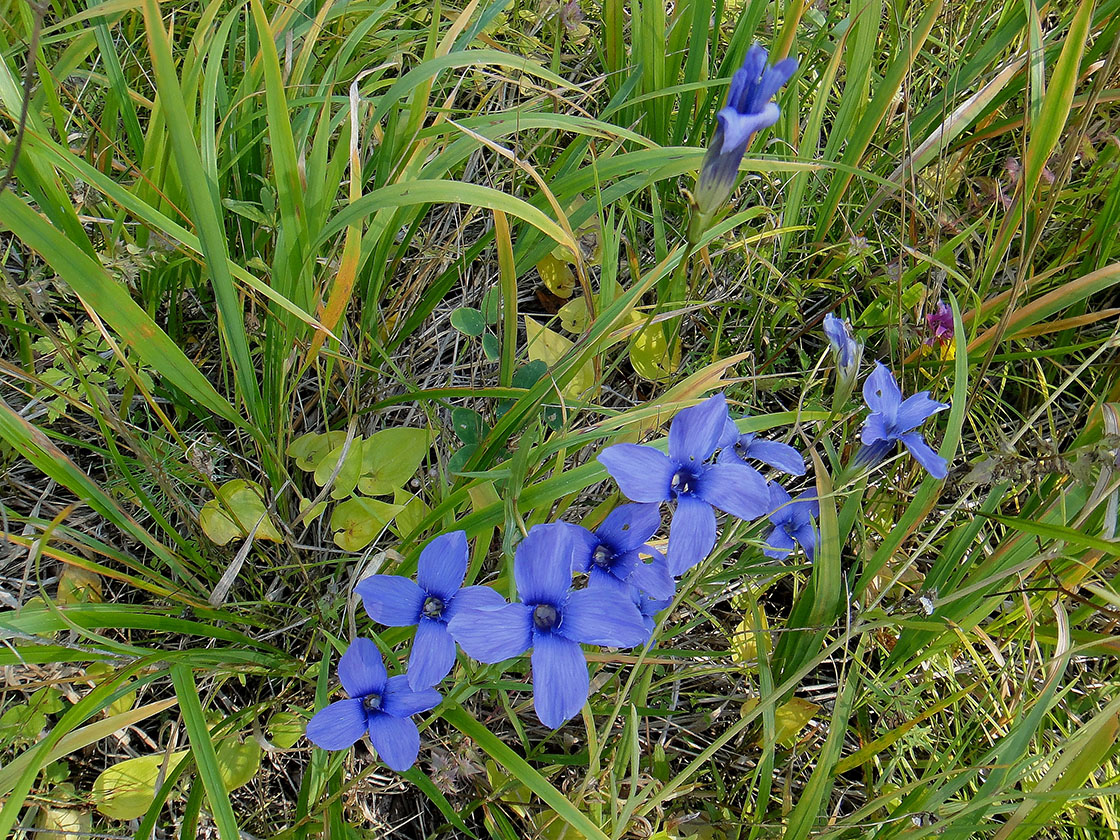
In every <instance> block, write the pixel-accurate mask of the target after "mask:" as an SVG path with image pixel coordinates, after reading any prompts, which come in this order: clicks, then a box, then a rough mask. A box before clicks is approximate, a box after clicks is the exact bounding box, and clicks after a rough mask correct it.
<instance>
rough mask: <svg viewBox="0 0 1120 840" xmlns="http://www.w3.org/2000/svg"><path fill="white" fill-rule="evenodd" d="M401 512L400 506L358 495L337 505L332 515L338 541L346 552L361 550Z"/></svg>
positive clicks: (337, 543) (335, 539)
mask: <svg viewBox="0 0 1120 840" xmlns="http://www.w3.org/2000/svg"><path fill="white" fill-rule="evenodd" d="M400 512H401V506H400V505H391V504H389V503H388V502H382V501H379V500H377V499H366V498H363V497H361V496H356V497H354V498H353V499H347V500H346V501H345V502H342V503H341V504H339V505H337V506H336V507H335V509H334V513H332V514H331V528H332V529H334V531H335V535H334V542H335V545H337V546H338V547H339V548H341V549H342V550H343V551H361V550H362V549H363V548H365V547H366V546H367V545H369V544H370V543H371V542H373V540H374V539H375V538H376V537H377V535H378V534H380V533H381V532H382V531H383V530H384V529H385V528H386V527H387V526H388V525H389V523H390V522H392V521H393V519H394V517H396V515H397V514H398V513H400Z"/></svg>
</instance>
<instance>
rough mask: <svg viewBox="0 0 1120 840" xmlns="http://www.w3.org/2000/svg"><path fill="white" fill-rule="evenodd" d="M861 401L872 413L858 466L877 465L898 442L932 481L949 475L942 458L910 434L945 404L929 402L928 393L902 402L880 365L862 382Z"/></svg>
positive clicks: (857, 458) (890, 379)
mask: <svg viewBox="0 0 1120 840" xmlns="http://www.w3.org/2000/svg"><path fill="white" fill-rule="evenodd" d="M863 399H864V400H865V401H866V402H867V407H868V408H870V409H871V414H870V415H868V417H867V420H866V421H864V424H863V432H862V435H861V437H862V440H863V447H862V448H861V449H860V451H859V453H858V454H857V455H856V463H857V464H859V465H861V466H872V465H874V464H878V463H879V462H880V461H882V460H883V459H884V458H885V457H886V456H887V455H888V454H890V452H891V451H893V450H894V448H895V445H896V444H898V443H901V444H903V445H904V446H905V447H906V448H907V449H909V450H910V454H911V455H913V456H914V458H915V459H916V460H917V462H918V463H919V464H921V465H922V466H923V467H925V469H926V472H928V473H929V474H930V475H932V476H933V477H934V478H945V476H946V475H948V472H949V467H948V464H947V463H946V462H945V459H944V458H942V457H941V456H940V455H938V454H937V453H936V452H934V451H933V449H931V448H930V446H929V445H928V444H927V443H926V442H925V439H924V438H923V437H922V435H921V433H920V432H915V431H913V430H914V429H916V428H917V427H918V426H920V425H921V424H922V423H924V422H925V421H926V420H928V419H929V418H930V417H932V416H933V415H934V414H936V413H937V412H938V411H943V410H944V409H946V408H948V407H949V406H948V404H946V403H940V402H937V401H936V400H933V399H930V396H929V391H922V392H920V393H918V394H914V395H913V396H910V397H907V398H906V399H903V398H902V391H901V390H900V389H899V387H898V383H897V382H895V379H894V376H892V375H891V372H890V371H889V370H887V368H886V367H884V366H883V364H882V363H881V362H876V363H875V370H874V371H873V372H872V373H871V375H870V376H868V377H867V381H866V382H864V383H863Z"/></svg>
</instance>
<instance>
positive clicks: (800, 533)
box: [762, 481, 821, 560]
mask: <svg viewBox="0 0 1120 840" xmlns="http://www.w3.org/2000/svg"><path fill="white" fill-rule="evenodd" d="M770 503H771V504H772V505H773V507H774V511H773V513H771V514H770V517H769V518H770V522H771V523H772V524H773V526H774V530H772V531H771V532H770V535H769V536H768V537H767V538H766V544H767V546H768V547H767V548H764V549H763V550H762V553H763V554H765V555H766V556H767V557H773V558H775V559H778V560H781V559H782V558H783V557H786V556H787V555H788V554H789V553H790V552H791V551H793V549H794V546H795V545H799V546H801V549H802V550H803V551H804V552H805V556H806V557H808V558H809V560H812V559H813V557H814V556H815V555H816V551H817V523H816V519H817V517H818V516H820V513H821V506H820V502H818V501H817V494H816V492H815V491H813V490H809V491H807V492H805V493H802V494H801V495H800V496H798V497H797V501H793V500H792V499H791V498H790V495H789V493H787V492H786V490H785V488H784V487H782V486H781V485H779V484H778V482H776V481H771V482H770Z"/></svg>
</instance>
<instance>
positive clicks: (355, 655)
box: [338, 637, 389, 697]
mask: <svg viewBox="0 0 1120 840" xmlns="http://www.w3.org/2000/svg"><path fill="white" fill-rule="evenodd" d="M388 676H389V675H388V674H387V673H386V671H385V663H384V662H382V661H381V651H379V650H378V649H377V645H375V644H374V643H373V642H372V641H370V640H369V639H363V638H361V637H358V638H357V639H354V641H353V642H351V643H350V647H348V648H346V653H344V654H342V658H341V659H340V660H339V661H338V679H339V680H340V681H341V682H342V687H343V688H344V689H346V693H347V694H349V695H350V696H351V697H365V696H366V695H367V694H380V693H381V692H382V691H383V690H384V689H385V680H386V679H388Z"/></svg>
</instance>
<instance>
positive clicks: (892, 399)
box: [863, 362, 902, 428]
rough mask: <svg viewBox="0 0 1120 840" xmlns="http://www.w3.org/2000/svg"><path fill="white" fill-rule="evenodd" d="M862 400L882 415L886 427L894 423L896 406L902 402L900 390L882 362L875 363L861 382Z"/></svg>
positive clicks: (896, 411)
mask: <svg viewBox="0 0 1120 840" xmlns="http://www.w3.org/2000/svg"><path fill="white" fill-rule="evenodd" d="M863 400H864V402H866V403H867V406H868V408H870V409H871V410H872V411H877V412H879V413H880V414H882V415H884V417H885V418H886V420H885V422H886V425H887V427H888V428H890V427H892V426H893V425H894V421H895V418H896V417H898V407H899V405H901V404H902V391H901V390H899V387H898V383H897V382H895V380H894V376H893V375H891V372H890V371H889V370H887V368H886V367H885V366H884V365H883V363H882V362H876V363H875V370H873V371H872V372H871V374H870V375H869V376H868V377H867V380H866V381H865V382H864V383H863Z"/></svg>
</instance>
